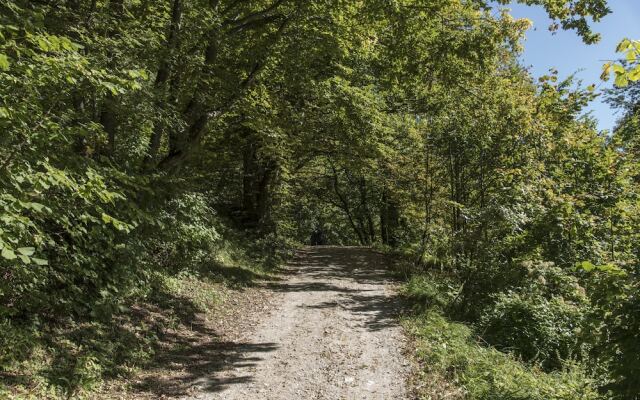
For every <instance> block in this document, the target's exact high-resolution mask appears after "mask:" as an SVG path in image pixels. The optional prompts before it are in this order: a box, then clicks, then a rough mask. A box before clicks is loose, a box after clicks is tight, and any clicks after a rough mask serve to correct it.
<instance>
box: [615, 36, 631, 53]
mask: <svg viewBox="0 0 640 400" xmlns="http://www.w3.org/2000/svg"><path fill="white" fill-rule="evenodd" d="M629 47H631V41H630V40H629V39H624V40H623V41H622V42H620V43H619V44H618V47H617V48H616V51H617V52H618V53H620V52H622V51H625V50H626V49H628V48H629Z"/></svg>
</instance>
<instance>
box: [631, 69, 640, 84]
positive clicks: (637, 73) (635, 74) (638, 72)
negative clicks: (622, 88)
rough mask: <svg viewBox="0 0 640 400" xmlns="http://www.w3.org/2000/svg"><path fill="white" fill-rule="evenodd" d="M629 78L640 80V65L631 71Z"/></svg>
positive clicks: (634, 80)
mask: <svg viewBox="0 0 640 400" xmlns="http://www.w3.org/2000/svg"><path fill="white" fill-rule="evenodd" d="M628 76H629V80H630V81H632V82H636V81H638V80H640V65H638V66H637V67H635V68H634V69H632V70H631V71H629V74H628Z"/></svg>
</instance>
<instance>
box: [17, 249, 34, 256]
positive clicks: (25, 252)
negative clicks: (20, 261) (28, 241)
mask: <svg viewBox="0 0 640 400" xmlns="http://www.w3.org/2000/svg"><path fill="white" fill-rule="evenodd" d="M35 252H36V249H35V248H34V247H20V248H19V249H18V253H20V254H22V255H25V256H32V255H33V253H35Z"/></svg>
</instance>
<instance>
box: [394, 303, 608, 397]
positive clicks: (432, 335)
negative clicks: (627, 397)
mask: <svg viewBox="0 0 640 400" xmlns="http://www.w3.org/2000/svg"><path fill="white" fill-rule="evenodd" d="M406 325H407V326H408V329H409V330H410V332H411V333H412V334H413V335H414V336H415V337H416V340H417V345H418V355H419V357H420V358H421V359H422V360H423V362H424V366H425V369H426V372H428V373H430V374H436V375H440V376H444V377H446V378H447V379H448V380H450V381H454V382H458V383H459V385H460V387H461V389H462V393H460V392H457V391H456V390H453V389H449V390H450V392H449V393H446V392H445V393H441V392H440V393H438V392H435V393H433V392H429V391H428V392H427V393H424V394H423V396H424V398H446V397H447V396H450V397H453V398H465V399H496V400H502V399H509V400H515V399H521V400H538V399H539V400H543V399H544V400H549V399H554V400H560V399H567V400H568V399H599V398H600V397H599V395H598V393H597V391H596V390H595V388H594V382H593V381H592V380H591V379H589V378H588V377H587V376H586V375H585V373H584V371H582V370H581V369H580V367H579V366H575V365H571V364H567V365H566V367H563V369H562V370H560V371H556V372H553V373H550V374H548V373H545V372H542V371H541V370H539V369H537V368H535V367H526V366H523V365H522V364H521V363H519V362H518V361H517V360H515V359H514V358H512V357H511V356H509V355H505V354H503V353H501V352H499V351H497V350H495V349H493V348H487V347H484V346H483V345H482V344H481V343H478V342H477V341H476V339H475V336H474V335H473V332H472V331H471V330H470V329H469V328H468V327H467V326H465V325H464V324H460V323H455V322H451V321H449V320H447V319H446V318H445V317H443V316H442V315H441V314H439V313H438V312H436V311H428V312H426V313H425V314H423V315H422V316H420V317H416V318H414V319H411V320H408V321H406ZM429 379H434V378H433V377H429ZM456 395H457V397H454V396H456Z"/></svg>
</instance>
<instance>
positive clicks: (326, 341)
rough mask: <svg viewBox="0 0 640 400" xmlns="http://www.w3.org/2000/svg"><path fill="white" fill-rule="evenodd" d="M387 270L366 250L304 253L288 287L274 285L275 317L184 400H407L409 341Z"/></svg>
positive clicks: (291, 271)
mask: <svg viewBox="0 0 640 400" xmlns="http://www.w3.org/2000/svg"><path fill="white" fill-rule="evenodd" d="M383 263H384V257H383V256H380V255H378V254H376V253H374V252H373V251H371V250H368V249H362V248H341V247H314V248H307V249H305V250H302V251H300V252H299V254H298V256H297V257H296V259H295V260H294V261H293V262H292V263H290V264H289V266H288V269H289V271H288V272H289V273H288V274H285V276H287V277H288V278H287V279H286V280H284V281H279V282H270V283H267V289H268V290H272V291H274V292H277V293H279V294H280V295H281V297H280V301H279V303H278V305H276V307H275V309H274V310H273V312H272V313H271V315H270V316H269V317H267V318H266V319H265V320H263V321H262V322H259V323H258V324H257V325H256V326H255V327H254V329H250V333H247V334H246V335H244V337H242V338H240V340H239V341H238V345H237V346H233V347H232V349H233V350H232V352H233V354H226V355H225V358H226V359H230V360H233V361H232V362H229V363H228V365H226V366H225V367H224V368H221V369H220V370H218V371H215V372H213V373H212V374H211V375H208V376H205V377H201V378H200V379H199V381H198V382H196V388H194V389H196V390H195V391H194V392H192V393H195V394H193V395H191V396H190V397H186V398H185V399H225V400H235V399H238V400H240V399H242V400H245V399H251V400H253V399H270V400H271V399H273V400H276V399H287V400H290V399H327V400H328V399H331V400H335V399H349V400H357V399H367V400H369V399H408V398H409V394H408V390H407V388H406V384H405V381H406V379H407V377H408V375H409V373H410V364H409V362H408V360H407V359H405V358H404V356H403V355H402V349H403V348H404V346H405V344H406V342H405V338H404V336H403V334H402V330H401V328H400V327H399V326H398V324H397V320H396V318H395V315H396V313H397V311H398V300H397V298H396V296H395V285H394V283H393V281H392V280H391V279H389V277H388V275H387V273H386V271H385V270H384V269H383V267H384V265H382V264H383Z"/></svg>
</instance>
